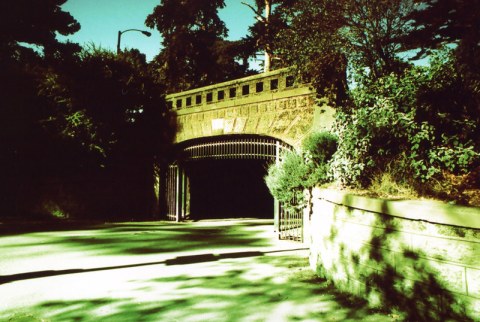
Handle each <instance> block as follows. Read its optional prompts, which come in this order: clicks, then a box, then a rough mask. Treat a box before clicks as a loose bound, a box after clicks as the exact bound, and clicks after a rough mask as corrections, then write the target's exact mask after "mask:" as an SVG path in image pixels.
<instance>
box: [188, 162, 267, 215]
mask: <svg viewBox="0 0 480 322" xmlns="http://www.w3.org/2000/svg"><path fill="white" fill-rule="evenodd" d="M269 162H272V161H267V160H262V159H244V160H238V159H223V160H214V159H204V160H196V161H191V162H188V163H187V164H186V165H185V171H186V173H187V176H188V177H189V180H190V219H193V220H199V219H211V218H212V219H213V218H273V206H274V201H273V197H272V196H271V194H270V192H269V191H268V188H267V186H266V184H265V181H264V177H265V175H266V174H267V170H266V169H267V166H268V163H269Z"/></svg>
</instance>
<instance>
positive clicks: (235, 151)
mask: <svg viewBox="0 0 480 322" xmlns="http://www.w3.org/2000/svg"><path fill="white" fill-rule="evenodd" d="M291 149H292V148H291V147H290V146H289V145H288V144H285V143H283V142H281V141H279V140H276V139H273V138H265V137H247V138H233V139H232V138H222V139H215V140H213V141H211V140H209V141H204V142H198V143H194V144H191V145H188V146H186V147H184V148H183V150H182V159H183V160H186V161H189V160H198V159H273V160H275V159H276V158H277V157H279V156H281V155H282V154H283V153H284V152H285V151H290V150H291Z"/></svg>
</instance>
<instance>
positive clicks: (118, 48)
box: [117, 29, 152, 55]
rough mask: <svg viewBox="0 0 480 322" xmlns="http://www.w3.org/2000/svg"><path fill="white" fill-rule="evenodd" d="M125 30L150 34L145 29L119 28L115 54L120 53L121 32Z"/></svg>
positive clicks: (148, 35)
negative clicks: (122, 29)
mask: <svg viewBox="0 0 480 322" xmlns="http://www.w3.org/2000/svg"><path fill="white" fill-rule="evenodd" d="M127 31H138V32H141V33H142V34H144V35H145V36H147V37H150V36H151V35H152V33H151V32H149V31H146V30H140V29H127V30H124V31H120V30H119V31H118V38H117V55H118V54H120V42H121V39H122V34H124V33H126V32H127Z"/></svg>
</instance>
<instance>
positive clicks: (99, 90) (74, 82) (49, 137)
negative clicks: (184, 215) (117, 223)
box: [0, 0, 175, 218]
mask: <svg viewBox="0 0 480 322" xmlns="http://www.w3.org/2000/svg"><path fill="white" fill-rule="evenodd" d="M64 2H65V1H62V0H57V1H35V2H34V3H30V2H29V3H28V5H27V4H26V2H25V1H19V2H18V3H16V4H9V5H8V8H7V7H5V6H6V2H5V3H3V2H2V5H1V6H2V8H3V9H4V10H0V11H1V13H0V15H1V16H2V19H0V20H1V24H2V26H3V28H1V29H2V30H1V32H0V38H1V46H0V69H1V70H2V73H0V83H1V84H2V93H4V95H1V97H0V138H1V140H0V151H1V153H0V163H1V164H2V166H3V171H2V172H3V175H2V180H1V182H0V198H1V200H0V216H2V217H3V216H7V217H18V218H21V217H22V216H24V215H26V216H32V215H54V216H57V217H68V216H77V217H78V216H83V217H85V216H89V217H96V218H98V217H106V216H115V217H117V218H120V217H122V216H131V215H132V214H136V215H137V216H138V215H149V214H152V213H153V210H154V209H153V208H154V198H155V196H154V191H153V186H154V184H153V182H154V165H155V164H158V163H159V162H161V159H162V158H164V157H165V152H166V150H167V148H168V146H169V144H170V142H171V140H172V136H173V133H174V130H175V127H174V125H175V124H173V123H172V122H171V118H170V116H169V113H168V111H167V107H166V104H165V101H164V98H163V95H164V87H162V86H161V85H160V84H159V83H157V82H156V77H154V76H153V75H152V74H151V69H150V67H149V65H148V64H147V62H146V61H145V56H144V55H142V54H140V53H139V52H138V51H135V50H132V51H129V52H123V53H121V54H119V55H115V54H113V53H111V52H108V51H105V50H102V49H99V48H95V47H92V48H85V49H83V50H82V48H81V47H80V46H79V45H77V44H72V43H61V42H59V41H57V39H56V34H57V33H60V34H63V35H68V34H71V33H74V32H76V31H77V30H78V29H79V28H80V25H79V24H78V22H77V21H76V20H75V19H74V18H73V17H72V16H71V15H70V14H69V13H67V12H64V11H62V9H61V5H62V4H63V3H64ZM27 8H28V9H27ZM19 216H20V217H19Z"/></svg>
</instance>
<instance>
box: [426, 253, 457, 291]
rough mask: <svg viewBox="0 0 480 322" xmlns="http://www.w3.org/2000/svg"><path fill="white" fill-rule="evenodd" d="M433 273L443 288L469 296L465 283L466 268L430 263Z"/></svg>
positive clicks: (435, 262)
mask: <svg viewBox="0 0 480 322" xmlns="http://www.w3.org/2000/svg"><path fill="white" fill-rule="evenodd" d="M426 266H427V267H428V266H430V267H431V269H432V273H433V274H434V275H435V277H436V278H437V279H438V282H439V283H440V284H441V287H443V288H445V289H447V290H450V291H453V292H458V293H462V294H465V295H466V294H467V286H466V283H465V267H463V266H457V265H454V264H450V263H443V262H437V261H433V260H432V261H429V265H426Z"/></svg>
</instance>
